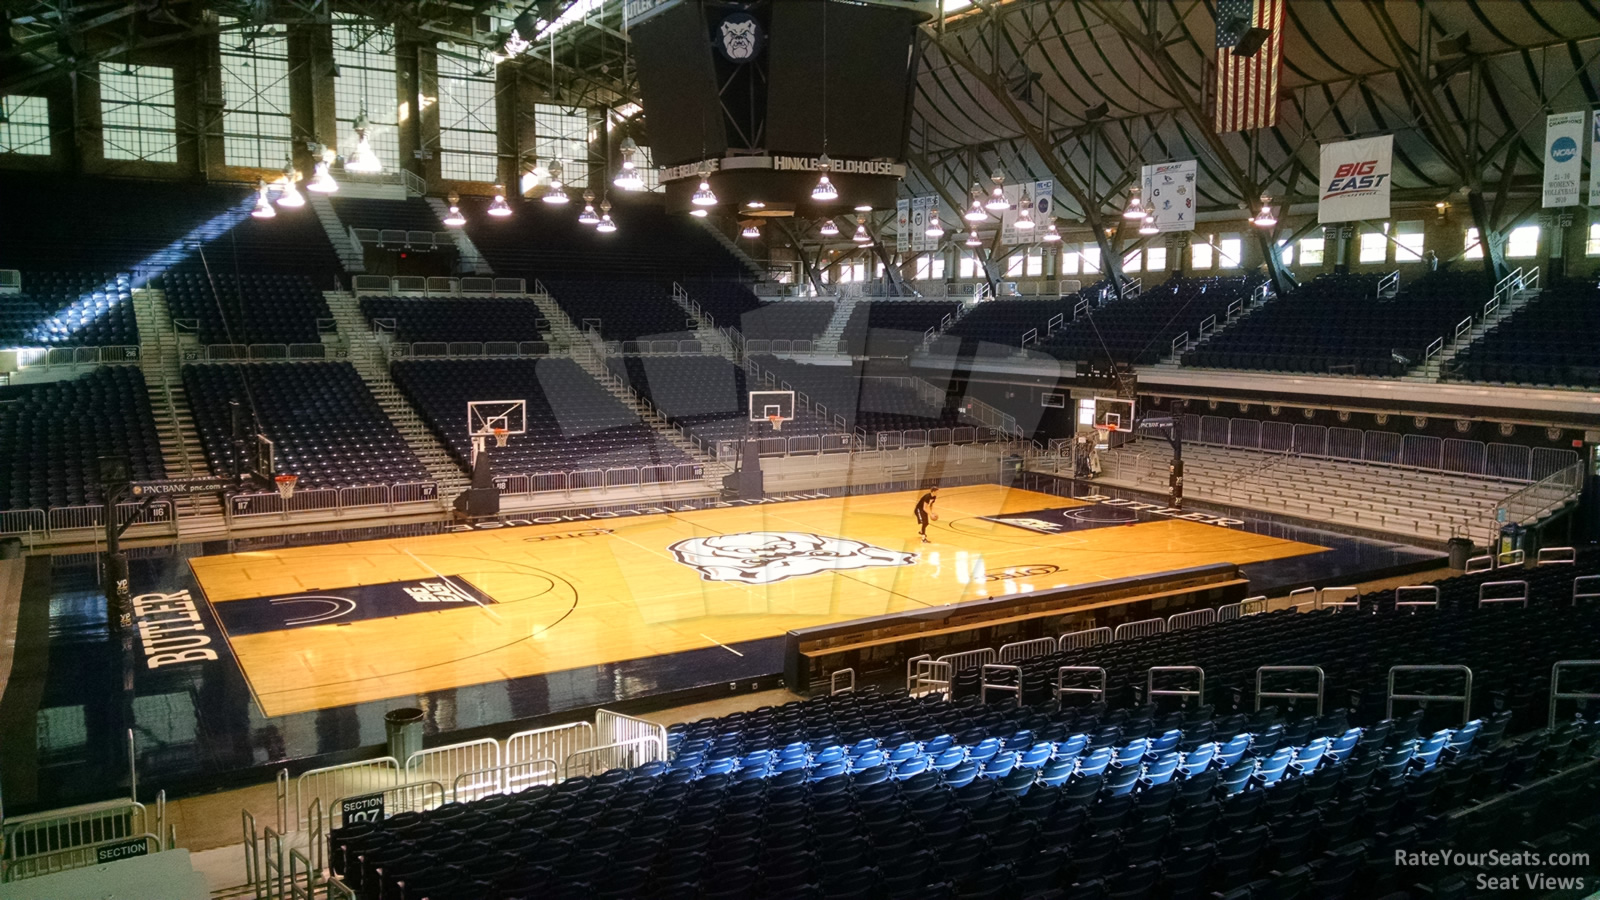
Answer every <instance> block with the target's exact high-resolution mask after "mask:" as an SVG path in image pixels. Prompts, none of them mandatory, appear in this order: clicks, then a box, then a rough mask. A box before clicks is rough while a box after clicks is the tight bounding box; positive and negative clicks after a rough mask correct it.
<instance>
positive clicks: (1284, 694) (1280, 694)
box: [1256, 666, 1326, 716]
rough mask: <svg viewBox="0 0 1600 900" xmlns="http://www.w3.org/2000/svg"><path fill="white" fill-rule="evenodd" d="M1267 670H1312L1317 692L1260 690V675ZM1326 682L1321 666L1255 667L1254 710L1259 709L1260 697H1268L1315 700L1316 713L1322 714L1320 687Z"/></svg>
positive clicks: (1274, 698)
mask: <svg viewBox="0 0 1600 900" xmlns="http://www.w3.org/2000/svg"><path fill="white" fill-rule="evenodd" d="M1267 672H1314V673H1316V676H1317V692H1316V693H1315V694H1306V693H1300V692H1296V691H1265V692H1264V691H1262V690H1261V676H1262V675H1264V674H1266V673H1267ZM1325 683H1326V676H1324V675H1323V673H1322V667H1321V666H1260V667H1258V668H1257V669H1256V711H1257V712H1260V711H1261V698H1263V697H1268V698H1271V699H1273V700H1315V701H1317V715H1319V716H1320V715H1322V688H1323V685H1324V684H1325Z"/></svg>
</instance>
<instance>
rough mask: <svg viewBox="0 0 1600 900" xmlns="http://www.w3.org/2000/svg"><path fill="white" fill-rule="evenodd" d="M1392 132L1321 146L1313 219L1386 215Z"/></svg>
mask: <svg viewBox="0 0 1600 900" xmlns="http://www.w3.org/2000/svg"><path fill="white" fill-rule="evenodd" d="M1393 163H1394V135H1392V134H1385V135H1383V136H1381V137H1372V138H1362V139H1361V140H1357V141H1340V142H1339V143H1337V144H1323V145H1322V189H1321V191H1319V196H1318V198H1317V221H1318V222H1321V223H1328V222H1355V221H1358V220H1361V219H1387V218H1389V175H1390V173H1391V170H1392V167H1393Z"/></svg>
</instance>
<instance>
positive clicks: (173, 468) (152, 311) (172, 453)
mask: <svg viewBox="0 0 1600 900" xmlns="http://www.w3.org/2000/svg"><path fill="white" fill-rule="evenodd" d="M133 315H134V319H135V321H137V323H138V325H139V371H140V372H141V373H142V374H143V375H144V389H145V391H146V392H147V393H148V394H149V396H150V410H151V412H152V413H154V414H155V419H156V434H157V435H158V436H159V437H160V438H161V462H162V464H163V465H164V466H165V467H166V470H167V477H168V478H199V477H204V476H207V475H210V474H211V469H210V467H209V466H208V465H207V463H206V454H205V450H204V448H203V447H201V445H200V434H199V432H197V431H196V430H195V427H194V416H193V414H192V413H191V411H190V409H189V398H188V396H187V395H186V394H185V393H184V389H183V370H182V359H183V355H182V349H181V347H180V346H179V340H178V334H177V332H176V331H175V330H174V329H173V327H172V316H171V312H170V311H169V310H168V308H167V297H166V294H165V293H164V292H162V291H159V290H155V289H153V288H139V289H137V290H135V291H134V292H133ZM172 502H173V506H174V510H173V511H174V513H175V514H176V515H177V517H178V533H179V534H180V535H191V534H218V533H225V532H226V531H227V530H228V522H227V519H226V517H225V516H224V515H223V509H222V498H221V497H220V496H218V495H216V494H192V495H188V496H183V497H174V498H172Z"/></svg>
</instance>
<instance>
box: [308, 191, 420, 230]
mask: <svg viewBox="0 0 1600 900" xmlns="http://www.w3.org/2000/svg"><path fill="white" fill-rule="evenodd" d="M331 200H332V202H333V211H334V212H336V213H338V214H339V222H340V224H342V225H344V226H345V227H346V228H372V229H378V230H383V229H396V228H398V229H400V230H402V231H443V230H444V224H443V223H442V222H440V221H439V217H438V216H437V215H435V214H434V212H433V209H432V208H431V207H429V206H428V201H426V200H424V199H422V198H421V197H407V198H406V199H404V200H371V199H367V198H362V197H341V196H339V195H337V194H335V195H334V196H333V197H332V198H331Z"/></svg>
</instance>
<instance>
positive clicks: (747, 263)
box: [690, 216, 767, 280]
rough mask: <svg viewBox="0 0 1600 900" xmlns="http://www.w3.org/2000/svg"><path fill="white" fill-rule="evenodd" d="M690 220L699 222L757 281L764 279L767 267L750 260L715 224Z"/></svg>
mask: <svg viewBox="0 0 1600 900" xmlns="http://www.w3.org/2000/svg"><path fill="white" fill-rule="evenodd" d="M690 218H692V219H694V220H695V221H696V222H699V223H700V226H701V227H702V228H704V229H705V230H707V231H709V232H711V236H712V237H714V238H716V240H717V243H719V244H721V245H722V249H724V250H726V251H728V252H729V253H731V254H733V258H734V259H737V260H738V261H739V262H741V263H743V264H744V267H745V268H746V269H749V270H750V274H752V275H754V276H756V278H759V279H763V280H764V279H766V277H767V267H766V266H763V265H762V264H761V263H758V262H756V261H755V260H754V259H752V258H751V256H750V254H748V253H746V252H744V248H742V247H740V246H739V245H738V244H736V243H734V241H733V239H732V238H730V237H728V236H727V235H725V234H723V233H722V229H721V228H718V227H717V225H716V223H715V222H712V221H711V220H710V218H700V217H697V216H690Z"/></svg>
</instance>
